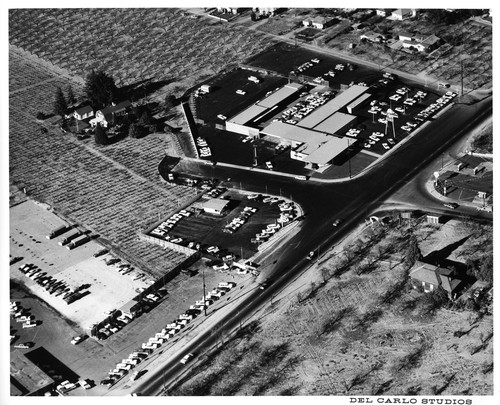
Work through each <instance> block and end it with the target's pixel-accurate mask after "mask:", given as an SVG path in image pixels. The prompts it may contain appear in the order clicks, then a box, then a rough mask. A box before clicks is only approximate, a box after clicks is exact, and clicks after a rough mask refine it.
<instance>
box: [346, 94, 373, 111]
mask: <svg viewBox="0 0 500 405" xmlns="http://www.w3.org/2000/svg"><path fill="white" fill-rule="evenodd" d="M371 97H372V95H371V94H370V93H365V94H363V95H362V96H361V97H358V98H357V99H356V100H354V101H353V102H352V103H351V104H349V105H348V106H347V112H348V113H349V114H353V113H354V112H356V111H357V110H358V108H360V107H361V106H362V105H363V104H365V103H366V102H367V101H368V100H369V99H370V98H371Z"/></svg>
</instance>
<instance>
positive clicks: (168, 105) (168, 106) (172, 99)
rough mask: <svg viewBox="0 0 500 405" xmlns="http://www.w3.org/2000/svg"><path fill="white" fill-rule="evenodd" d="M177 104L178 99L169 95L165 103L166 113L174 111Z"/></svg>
mask: <svg viewBox="0 0 500 405" xmlns="http://www.w3.org/2000/svg"><path fill="white" fill-rule="evenodd" d="M176 103H177V98H176V97H175V96H174V95H173V94H168V95H167V96H166V97H165V103H164V109H165V113H168V112H169V111H170V110H171V109H172V107H174V106H175V104H176Z"/></svg>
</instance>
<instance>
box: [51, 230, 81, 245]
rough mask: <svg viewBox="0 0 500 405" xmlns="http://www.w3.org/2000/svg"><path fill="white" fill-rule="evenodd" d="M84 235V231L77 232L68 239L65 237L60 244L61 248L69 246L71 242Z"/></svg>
mask: <svg viewBox="0 0 500 405" xmlns="http://www.w3.org/2000/svg"><path fill="white" fill-rule="evenodd" d="M81 235H83V233H82V231H76V232H74V233H72V234H70V235H68V236H66V237H64V238H63V239H61V240H60V241H59V242H57V243H58V245H59V246H65V245H67V244H68V243H69V242H71V241H72V240H74V239H76V238H78V237H79V236H81Z"/></svg>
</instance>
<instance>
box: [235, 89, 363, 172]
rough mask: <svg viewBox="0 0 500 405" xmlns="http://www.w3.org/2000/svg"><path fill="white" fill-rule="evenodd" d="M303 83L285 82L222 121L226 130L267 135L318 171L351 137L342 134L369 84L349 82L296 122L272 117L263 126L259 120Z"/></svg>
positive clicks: (295, 93)
mask: <svg viewBox="0 0 500 405" xmlns="http://www.w3.org/2000/svg"><path fill="white" fill-rule="evenodd" d="M302 88H303V86H302V85H301V84H298V83H290V84H287V85H285V86H283V87H281V88H279V89H277V90H275V91H274V92H273V93H272V94H270V95H268V96H267V97H265V98H264V99H262V100H260V101H258V102H256V103H255V104H253V105H251V106H250V107H248V108H247V109H245V110H243V111H242V112H240V113H239V114H237V115H235V116H234V117H232V118H230V119H229V120H227V121H226V130H227V131H231V132H236V133H239V134H243V135H247V136H254V137H257V136H269V137H272V138H277V141H278V142H281V143H284V144H289V145H290V146H291V151H290V157H291V158H292V159H297V160H301V161H304V162H305V163H306V168H309V169H312V170H316V171H319V172H322V171H324V170H326V169H327V168H328V167H329V166H330V165H331V164H333V163H334V161H335V159H336V158H337V159H338V158H339V157H340V155H342V154H343V153H344V152H346V151H347V149H349V147H350V146H351V145H354V143H356V141H357V140H356V139H355V138H350V137H347V136H345V133H346V132H347V130H348V129H349V128H352V127H354V126H355V125H356V124H357V123H358V117H357V116H356V115H353V114H352V113H353V112H355V111H357V110H358V109H359V108H360V107H361V106H363V105H364V104H365V103H367V102H368V101H369V100H370V99H371V94H370V93H369V92H368V90H369V88H368V87H366V86H360V85H352V86H350V87H348V88H347V89H346V90H344V91H343V92H341V93H339V94H338V95H337V96H336V97H334V98H332V99H331V100H329V101H328V102H327V103H325V104H324V105H322V106H321V107H318V108H316V109H315V110H314V111H312V112H311V113H310V114H308V115H307V116H306V117H304V118H303V119H302V120H300V121H298V122H297V123H296V124H290V123H286V122H283V121H276V120H275V121H273V122H271V123H270V124H268V125H267V126H265V127H264V128H260V127H259V124H260V123H262V122H264V121H266V120H268V119H270V118H271V117H272V116H273V115H275V114H277V113H278V112H279V111H280V107H283V106H285V105H286V104H287V103H290V101H291V100H292V99H297V98H298V97H299V95H300V90H302Z"/></svg>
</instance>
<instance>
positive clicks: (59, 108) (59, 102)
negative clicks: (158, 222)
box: [54, 87, 68, 117]
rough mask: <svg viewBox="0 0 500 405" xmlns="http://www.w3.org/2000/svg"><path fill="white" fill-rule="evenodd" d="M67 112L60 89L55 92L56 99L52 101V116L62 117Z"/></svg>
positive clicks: (66, 105)
mask: <svg viewBox="0 0 500 405" xmlns="http://www.w3.org/2000/svg"><path fill="white" fill-rule="evenodd" d="M67 111H68V104H67V103H66V99H65V98H64V94H63V92H62V90H61V88H60V87H58V88H57V90H56V97H55V100H54V114H56V115H60V116H61V117H64V116H65V115H66V112H67Z"/></svg>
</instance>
